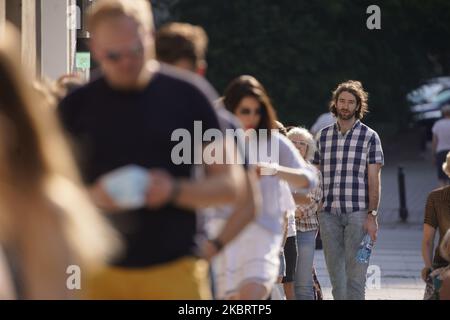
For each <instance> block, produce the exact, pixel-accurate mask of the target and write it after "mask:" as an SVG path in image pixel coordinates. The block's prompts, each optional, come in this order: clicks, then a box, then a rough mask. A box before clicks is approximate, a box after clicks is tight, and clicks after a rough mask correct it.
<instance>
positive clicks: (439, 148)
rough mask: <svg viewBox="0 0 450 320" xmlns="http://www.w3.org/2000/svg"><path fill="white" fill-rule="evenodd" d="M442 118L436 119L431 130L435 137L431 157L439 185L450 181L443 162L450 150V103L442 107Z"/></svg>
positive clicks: (444, 184)
mask: <svg viewBox="0 0 450 320" xmlns="http://www.w3.org/2000/svg"><path fill="white" fill-rule="evenodd" d="M441 111H442V115H443V116H444V117H443V118H442V119H440V120H438V121H436V123H435V124H434V125H433V128H432V129H431V131H432V132H433V139H432V142H431V159H432V160H433V164H434V165H435V166H436V169H437V176H438V180H439V185H440V186H441V187H443V186H446V185H448V184H449V183H450V178H449V177H448V176H447V174H445V173H444V172H443V171H442V168H441V164H442V163H444V162H445V157H446V156H447V153H448V152H449V151H450V103H449V104H446V105H444V106H442V108H441Z"/></svg>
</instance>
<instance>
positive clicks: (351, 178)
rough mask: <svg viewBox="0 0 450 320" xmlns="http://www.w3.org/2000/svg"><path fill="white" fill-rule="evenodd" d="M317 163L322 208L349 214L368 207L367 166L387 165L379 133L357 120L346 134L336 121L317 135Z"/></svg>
mask: <svg viewBox="0 0 450 320" xmlns="http://www.w3.org/2000/svg"><path fill="white" fill-rule="evenodd" d="M313 163H314V164H318V165H320V167H321V172H322V178H323V193H324V198H323V201H324V204H323V211H325V212H330V213H333V214H346V213H352V212H356V211H363V210H367V209H368V206H369V185H368V165H369V164H376V163H378V164H380V165H384V155H383V149H382V146H381V141H380V138H379V136H378V134H377V133H376V132H375V131H374V130H372V129H371V128H369V127H368V126H366V125H365V124H363V123H361V121H359V120H357V121H356V122H355V123H354V125H353V127H352V128H351V129H350V130H348V131H347V132H346V133H345V134H342V133H341V132H340V130H339V127H338V124H337V122H336V123H334V124H333V125H331V126H328V127H326V128H324V129H322V130H321V131H320V133H319V135H318V140H317V152H316V154H315V157H314V162H313Z"/></svg>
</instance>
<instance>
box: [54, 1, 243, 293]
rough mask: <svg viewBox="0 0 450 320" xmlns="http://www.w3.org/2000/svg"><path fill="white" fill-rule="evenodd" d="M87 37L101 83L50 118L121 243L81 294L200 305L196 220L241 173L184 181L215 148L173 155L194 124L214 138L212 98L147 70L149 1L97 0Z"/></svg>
mask: <svg viewBox="0 0 450 320" xmlns="http://www.w3.org/2000/svg"><path fill="white" fill-rule="evenodd" d="M88 29H89V32H90V34H91V39H90V46H91V51H92V53H93V56H94V58H95V60H96V61H97V62H98V63H99V65H100V68H101V71H102V76H100V77H99V78H97V79H96V80H94V81H91V82H90V83H89V84H87V85H85V86H84V87H82V88H80V89H78V90H76V91H75V92H73V93H72V94H69V95H68V96H67V97H66V98H65V99H64V100H63V101H62V102H61V104H60V107H59V113H60V116H61V120H62V122H63V124H64V127H65V128H66V130H67V132H68V133H69V134H70V136H71V137H72V139H73V142H74V145H75V147H76V148H77V150H78V155H79V157H80V166H81V168H82V170H81V171H82V173H83V177H84V182H85V183H86V184H87V185H88V186H89V190H90V192H91V195H92V197H93V199H94V201H95V203H96V204H97V206H98V207H99V208H101V209H102V210H103V211H104V212H105V214H106V216H107V217H108V218H109V219H110V220H111V221H112V222H113V225H114V226H115V228H116V229H117V230H118V231H119V232H120V234H121V235H122V236H123V238H124V252H123V255H121V256H120V257H118V259H116V260H115V261H113V262H112V263H111V265H110V266H109V267H108V268H107V269H105V270H104V272H103V273H101V274H98V276H97V277H95V278H93V279H92V280H93V281H92V282H91V284H92V285H91V286H90V287H89V288H88V292H89V293H88V294H89V296H90V297H91V298H93V299H195V300H197V299H210V298H211V290H210V287H209V281H208V264H207V262H206V261H205V260H204V259H202V258H200V257H199V255H198V247H199V244H198V243H197V241H196V240H197V239H196V231H197V230H196V227H197V216H196V210H197V209H199V208H203V207H207V206H212V205H224V204H229V203H233V202H234V201H235V200H236V199H237V195H238V194H240V192H242V186H245V183H244V182H243V178H244V175H243V174H242V167H241V166H237V165H226V164H224V163H217V162H216V161H214V162H213V163H205V162H204V161H203V160H204V159H203V157H201V159H199V160H201V163H202V165H204V168H205V173H206V174H205V176H204V177H202V178H201V179H194V175H193V173H194V167H195V165H196V163H197V160H195V159H196V158H197V157H195V159H194V155H197V154H198V153H200V155H201V156H202V155H204V151H205V149H206V148H207V147H211V145H212V144H214V145H220V143H221V141H214V143H208V142H206V141H203V139H202V141H200V143H196V142H197V141H192V140H190V141H192V142H193V143H192V144H191V143H189V144H188V145H187V148H190V149H188V150H184V149H183V152H181V151H179V153H178V154H177V152H176V150H180V145H186V143H185V142H186V141H187V139H188V138H191V139H192V138H194V139H196V138H197V134H196V133H195V131H196V125H197V124H200V125H201V128H200V131H201V132H200V135H199V136H200V137H203V136H204V133H205V132H207V130H209V129H212V130H219V131H220V129H221V127H220V124H219V121H218V119H217V115H216V113H215V111H214V107H213V103H214V101H215V100H216V99H217V94H216V93H215V92H214V90H213V89H212V88H211V86H210V85H209V84H208V83H207V82H206V81H204V80H203V79H201V78H199V77H197V78H195V79H194V78H193V77H192V76H188V75H186V74H182V73H180V72H177V71H175V70H174V69H173V68H169V67H166V66H163V65H161V64H159V63H158V62H157V61H155V60H154V57H155V53H154V38H153V31H154V30H153V15H152V10H151V6H150V3H149V1H146V0H133V1H126V0H98V1H96V2H95V3H94V4H93V5H92V7H91V8H90V11H89V14H88ZM180 131H181V132H183V135H182V136H181V137H178V141H177V138H175V137H174V136H176V134H178V133H179V132H180ZM214 132H216V131H214ZM186 135H187V137H186V141H185V140H184V136H186ZM180 140H182V141H181V142H180ZM219 140H220V138H219ZM225 142H226V141H225ZM223 147H225V145H224V144H223ZM176 148H178V149H176ZM222 151H224V156H225V157H228V156H229V154H228V153H227V152H225V151H226V150H222ZM181 153H182V154H183V156H181ZM188 153H189V154H190V155H188ZM186 158H187V159H186ZM226 163H228V162H226ZM123 170H124V171H123ZM130 170H131V171H130ZM136 170H138V171H136ZM118 172H119V173H118ZM112 177H115V178H112ZM118 177H119V178H118ZM135 179H137V180H138V181H139V182H142V183H136V181H135ZM108 181H109V182H108ZM124 181H125V183H124ZM124 186H129V189H127V190H130V192H129V193H126V194H129V195H130V197H131V199H132V200H133V203H132V205H127V204H128V203H129V200H130V199H125V200H124V201H122V200H123V199H122V198H121V195H123V194H124V193H122V192H114V190H117V189H119V190H120V189H121V188H122V187H124ZM136 197H137V198H138V201H137V202H135V201H134V200H135V198H136ZM124 203H125V204H124ZM211 247H213V245H212V244H210V248H211Z"/></svg>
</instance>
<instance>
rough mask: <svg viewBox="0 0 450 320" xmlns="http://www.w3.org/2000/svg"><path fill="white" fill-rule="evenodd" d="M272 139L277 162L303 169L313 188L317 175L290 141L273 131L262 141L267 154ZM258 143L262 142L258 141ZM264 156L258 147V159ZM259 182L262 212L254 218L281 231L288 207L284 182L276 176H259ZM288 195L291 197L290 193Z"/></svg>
mask: <svg viewBox="0 0 450 320" xmlns="http://www.w3.org/2000/svg"><path fill="white" fill-rule="evenodd" d="M260 139H261V138H260ZM272 141H274V142H275V144H277V143H278V147H279V150H278V159H277V161H278V164H279V165H281V166H284V167H288V168H293V169H303V170H304V171H303V172H304V173H305V174H306V175H307V177H308V180H309V181H310V186H309V190H311V189H313V188H315V187H316V185H317V177H316V175H315V173H314V172H313V171H312V170H311V169H310V168H309V167H308V166H307V164H306V162H305V161H304V160H303V159H302V158H301V157H300V154H299V152H298V150H297V149H296V148H295V146H294V145H293V144H292V142H291V141H290V140H289V139H288V138H286V137H285V136H283V135H281V134H279V133H273V134H271V135H270V138H268V139H267V141H264V143H267V147H268V148H267V150H268V154H271V152H272V147H271V146H272ZM260 143H263V142H262V141H260ZM264 157H265V154H264V152H262V151H261V149H260V150H259V152H258V159H261V160H262V161H264V160H265V159H264ZM264 162H265V161H264ZM259 182H260V187H261V194H262V200H263V203H262V208H261V210H262V212H261V213H260V214H259V215H258V217H257V218H256V222H257V223H258V224H259V225H261V226H262V227H264V228H266V229H268V230H270V231H272V232H274V233H282V231H283V230H282V225H283V219H284V214H285V213H286V210H287V209H289V208H287V207H286V204H285V201H284V199H285V196H284V195H283V193H284V192H285V188H284V187H283V184H284V183H285V182H284V181H282V180H280V179H279V178H278V177H277V176H261V178H260V180H259ZM290 196H291V197H292V195H290Z"/></svg>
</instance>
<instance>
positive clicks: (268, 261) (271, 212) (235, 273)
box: [212, 76, 317, 300]
mask: <svg viewBox="0 0 450 320" xmlns="http://www.w3.org/2000/svg"><path fill="white" fill-rule="evenodd" d="M223 102H224V105H225V107H226V108H227V109H228V110H229V111H230V112H232V113H233V114H235V115H236V116H237V118H238V119H239V120H240V121H241V123H242V127H243V128H244V130H245V136H246V147H248V146H250V150H245V151H246V153H247V156H248V159H249V162H250V164H257V166H258V168H257V171H258V173H259V176H260V179H259V184H260V188H261V194H262V206H261V212H260V213H259V215H258V216H257V218H256V219H255V221H253V222H252V223H250V224H249V225H248V226H247V227H246V228H245V229H244V230H243V231H242V232H241V233H240V234H239V236H238V237H237V238H236V239H234V240H233V241H232V242H231V243H230V244H228V245H227V246H226V247H225V248H224V249H223V251H222V252H221V253H220V254H219V255H218V256H216V257H215V258H214V259H213V261H212V263H213V268H214V279H215V287H216V298H218V299H243V300H247V299H248V300H257V299H266V298H267V297H268V295H269V293H270V291H271V289H272V286H273V284H274V283H275V281H276V279H277V276H278V272H279V263H280V261H279V253H280V249H281V246H282V241H283V231H284V221H285V214H286V210H285V208H284V207H285V206H284V203H283V201H284V199H283V197H282V193H283V189H284V187H283V184H284V183H286V182H287V183H289V184H290V185H291V186H292V187H294V188H297V189H298V190H302V191H304V192H307V191H308V190H309V189H311V188H314V187H315V185H316V183H317V181H316V179H315V176H314V174H313V172H312V171H311V170H310V169H308V167H307V166H306V164H305V162H304V161H303V160H302V159H301V157H300V156H299V154H298V152H297V150H296V149H295V147H294V146H293V145H292V144H291V143H290V141H289V140H288V139H287V138H286V137H284V136H282V135H281V134H279V133H278V132H277V130H276V124H275V121H276V116H275V111H274V109H273V107H272V104H271V102H270V99H269V97H268V95H267V93H266V90H265V89H264V88H263V86H262V85H261V84H260V83H259V82H258V81H257V80H256V79H255V78H254V77H251V76H241V77H238V78H237V79H235V80H233V81H232V82H231V83H230V85H229V86H228V88H227V89H226V91H225V95H224V99H223ZM272 129H273V130H272ZM252 146H253V147H252ZM269 155H270V156H269ZM268 162H270V163H268ZM225 219H226V215H225V216H224V220H225Z"/></svg>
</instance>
